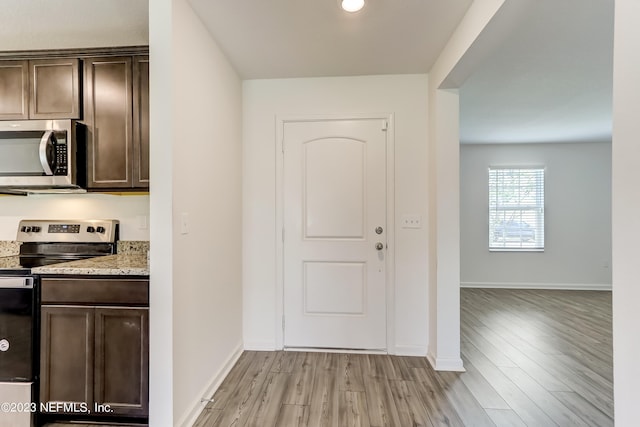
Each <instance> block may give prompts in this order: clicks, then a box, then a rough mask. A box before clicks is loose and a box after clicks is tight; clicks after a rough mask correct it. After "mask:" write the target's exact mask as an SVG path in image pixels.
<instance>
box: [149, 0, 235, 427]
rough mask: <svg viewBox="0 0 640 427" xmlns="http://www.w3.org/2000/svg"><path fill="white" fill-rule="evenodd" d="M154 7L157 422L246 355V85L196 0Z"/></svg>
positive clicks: (172, 417)
mask: <svg viewBox="0 0 640 427" xmlns="http://www.w3.org/2000/svg"><path fill="white" fill-rule="evenodd" d="M169 6H170V7H169ZM150 7H151V9H152V18H153V17H154V16H155V15H154V14H155V13H157V14H158V21H157V22H155V21H153V20H152V31H151V53H150V58H151V70H152V74H151V77H152V80H151V84H152V88H151V118H152V124H151V129H152V132H153V133H152V137H153V138H152V146H151V153H152V157H151V160H152V177H151V178H152V182H153V185H152V187H151V207H152V230H151V245H152V246H154V245H155V244H156V241H158V242H163V243H164V244H165V245H167V246H163V248H162V249H161V250H159V251H156V250H152V252H151V298H152V300H151V304H152V305H151V314H152V316H151V324H150V326H151V337H150V341H151V364H152V367H151V385H150V388H151V409H152V413H151V425H154V426H173V425H185V426H187V425H189V426H190V425H192V424H193V421H194V420H195V418H196V417H197V415H198V414H199V412H200V411H201V410H202V408H203V405H202V404H201V403H200V399H201V398H203V397H210V396H211V394H212V393H213V391H214V389H215V388H216V387H217V386H218V385H219V383H220V382H221V380H222V379H223V377H224V375H225V374H226V372H227V370H228V369H229V368H230V367H231V365H232V363H233V362H235V359H236V358H237V357H238V356H239V355H240V352H241V351H242V315H241V312H242V301H241V299H242V283H241V280H242V279H241V272H242V269H241V243H242V240H241V217H242V212H241V190H242V189H241V177H242V168H241V150H242V141H241V131H242V125H241V122H242V108H241V102H242V86H241V81H240V79H239V77H238V76H237V74H236V72H235V71H234V70H233V68H232V67H231V66H230V64H229V62H228V61H227V59H226V58H225V57H224V55H223V54H222V53H221V51H220V49H219V48H218V46H217V44H216V43H215V42H214V40H213V39H212V38H211V36H210V35H209V33H208V32H207V31H206V30H205V28H204V26H203V25H202V23H201V21H200V20H199V19H198V17H197V16H196V15H195V13H194V11H193V10H192V9H191V7H190V6H189V4H188V2H187V1H186V0H173V1H172V2H171V4H170V5H169V4H167V3H164V4H163V3H162V2H159V3H158V4H157V5H156V4H155V1H154V2H152V3H151V4H150ZM156 24H157V25H158V27H157V28H156V27H155V25H156ZM156 30H157V31H156ZM161 174H165V175H163V177H159V175H161ZM156 177H159V179H158V180H155V178H156ZM167 210H168V211H169V212H168V211H167ZM156 213H157V215H158V218H157V219H156V218H155V215H156ZM185 215H186V216H187V222H188V233H187V234H184V233H183V232H182V231H183V230H182V228H183V227H182V222H183V218H184V217H185ZM167 247H168V248H169V249H168V250H167ZM165 316H166V317H168V318H169V319H170V322H169V323H168V324H167V322H166V320H165V319H164V317H165ZM167 367H168V368H169V371H170V373H169V377H168V378H164V377H163V375H167V372H166V371H165V372H163V371H162V369H166V368H167ZM156 398H157V399H158V400H155V399H156ZM161 405H162V407H161ZM166 405H168V406H170V408H167V407H166Z"/></svg>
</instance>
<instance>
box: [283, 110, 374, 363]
mask: <svg viewBox="0 0 640 427" xmlns="http://www.w3.org/2000/svg"><path fill="white" fill-rule="evenodd" d="M385 128H386V126H384V122H383V120H380V119H369V120H326V121H312V122H288V123H286V124H285V129H284V141H283V144H284V225H285V233H284V235H285V240H284V313H285V331H284V344H285V347H315V348H352V349H376V350H381V349H385V348H386V280H385V274H386V273H385V267H386V265H385V262H386V257H385V249H384V248H385V247H386V246H385V245H386V233H385V232H383V233H382V234H377V233H376V232H375V229H376V227H382V228H383V230H386V132H385V130H384V129H385ZM378 242H380V243H382V245H383V249H382V250H377V249H376V243H378Z"/></svg>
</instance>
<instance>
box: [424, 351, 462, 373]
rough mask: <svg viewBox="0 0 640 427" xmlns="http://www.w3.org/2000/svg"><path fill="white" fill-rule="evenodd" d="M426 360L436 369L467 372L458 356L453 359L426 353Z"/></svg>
mask: <svg viewBox="0 0 640 427" xmlns="http://www.w3.org/2000/svg"><path fill="white" fill-rule="evenodd" d="M427 360H428V361H429V363H430V364H431V367H432V368H433V369H434V370H436V371H452V372H467V370H466V369H464V366H463V363H462V359H461V358H459V357H458V358H453V359H445V358H436V357H435V356H434V355H433V353H428V354H427Z"/></svg>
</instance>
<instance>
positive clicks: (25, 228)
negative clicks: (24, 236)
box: [20, 225, 27, 233]
mask: <svg viewBox="0 0 640 427" xmlns="http://www.w3.org/2000/svg"><path fill="white" fill-rule="evenodd" d="M20 231H22V232H23V233H26V232H27V227H26V226H25V225H23V226H22V228H20Z"/></svg>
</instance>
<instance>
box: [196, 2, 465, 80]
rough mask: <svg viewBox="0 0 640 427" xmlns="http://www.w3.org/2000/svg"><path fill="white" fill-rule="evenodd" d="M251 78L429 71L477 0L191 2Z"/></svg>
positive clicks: (244, 75)
mask: <svg viewBox="0 0 640 427" xmlns="http://www.w3.org/2000/svg"><path fill="white" fill-rule="evenodd" d="M190 3H191V5H192V6H193V8H194V9H195V10H196V12H197V13H198V14H199V16H200V17H201V19H202V20H203V22H204V23H205V25H206V26H207V28H208V29H209V31H210V32H211V34H212V35H213V37H214V38H215V39H216V41H217V42H218V44H219V45H220V47H221V49H222V50H223V51H224V52H225V54H226V55H227V56H228V57H229V59H230V61H231V62H232V63H233V64H234V66H235V67H236V70H237V71H238V73H239V74H240V75H241V77H242V78H244V79H264V78H291V77H321V76H322V77H325V76H353V75H367V74H410V73H426V72H427V71H429V69H430V68H431V66H432V65H433V63H434V62H435V60H436V59H437V57H438V55H439V54H440V51H441V50H442V48H443V47H444V45H445V43H446V42H447V40H448V39H449V37H450V36H451V34H452V33H453V31H454V30H455V28H456V26H457V25H458V23H459V22H460V20H461V19H462V17H463V15H464V13H465V12H466V10H467V9H468V7H469V5H470V4H471V3H472V0H446V1H442V0H391V1H390V0H368V1H367V4H366V5H365V7H364V8H363V9H362V10H361V11H359V12H356V13H352V14H350V13H346V12H343V11H342V10H341V9H340V7H339V2H338V0H268V1H266V0H235V1H228V0H190Z"/></svg>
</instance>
